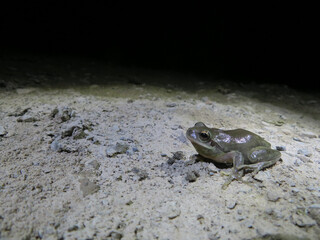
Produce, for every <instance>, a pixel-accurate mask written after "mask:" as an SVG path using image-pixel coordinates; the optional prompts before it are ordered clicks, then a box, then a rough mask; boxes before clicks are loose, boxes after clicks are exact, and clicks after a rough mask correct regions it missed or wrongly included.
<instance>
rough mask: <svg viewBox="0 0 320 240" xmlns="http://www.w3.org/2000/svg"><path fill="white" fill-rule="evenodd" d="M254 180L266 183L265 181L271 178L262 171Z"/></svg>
mask: <svg viewBox="0 0 320 240" xmlns="http://www.w3.org/2000/svg"><path fill="white" fill-rule="evenodd" d="M253 178H254V179H256V180H258V181H260V182H264V181H266V180H268V179H269V178H270V176H269V175H268V173H267V172H263V171H260V172H258V173H257V174H256V175H255V176H254V177H253Z"/></svg>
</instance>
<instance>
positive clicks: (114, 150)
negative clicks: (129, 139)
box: [106, 142, 129, 157]
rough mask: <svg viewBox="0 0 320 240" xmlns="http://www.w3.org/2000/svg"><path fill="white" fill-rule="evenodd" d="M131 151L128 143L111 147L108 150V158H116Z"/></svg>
mask: <svg viewBox="0 0 320 240" xmlns="http://www.w3.org/2000/svg"><path fill="white" fill-rule="evenodd" d="M128 149H129V145H128V144H126V143H119V142H118V143H116V145H112V146H109V147H108V148H107V149H106V153H107V156H108V157H114V156H116V155H118V154H124V153H126V152H127V150H128Z"/></svg>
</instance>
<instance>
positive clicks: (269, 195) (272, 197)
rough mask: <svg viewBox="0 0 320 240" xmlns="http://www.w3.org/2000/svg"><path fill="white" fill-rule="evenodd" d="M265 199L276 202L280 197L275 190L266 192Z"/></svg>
mask: <svg viewBox="0 0 320 240" xmlns="http://www.w3.org/2000/svg"><path fill="white" fill-rule="evenodd" d="M267 199H268V201H270V202H276V201H278V200H279V199H280V197H279V195H278V194H276V193H275V192H268V193H267Z"/></svg>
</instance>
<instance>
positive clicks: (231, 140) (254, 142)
mask: <svg viewBox="0 0 320 240" xmlns="http://www.w3.org/2000/svg"><path fill="white" fill-rule="evenodd" d="M214 132H215V137H214V139H215V141H216V143H218V144H219V145H220V146H221V148H222V149H223V151H224V152H228V151H239V152H242V153H244V154H246V153H247V151H249V150H251V149H252V148H255V147H259V146H263V147H268V148H269V147H271V144H270V143H268V142H267V141H266V140H264V139H263V138H262V137H260V136H259V135H257V134H255V133H253V132H250V131H248V130H244V129H241V128H239V129H234V130H226V131H224V130H219V129H214Z"/></svg>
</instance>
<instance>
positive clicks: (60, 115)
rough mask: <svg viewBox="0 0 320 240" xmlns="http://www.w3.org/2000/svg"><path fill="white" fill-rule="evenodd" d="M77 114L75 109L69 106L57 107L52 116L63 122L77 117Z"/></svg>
mask: <svg viewBox="0 0 320 240" xmlns="http://www.w3.org/2000/svg"><path fill="white" fill-rule="evenodd" d="M75 115H76V113H75V111H74V110H73V109H71V108H69V107H56V108H54V109H53V110H52V111H51V113H50V117H51V118H57V119H59V120H60V121H61V122H66V121H68V120H70V119H71V118H72V117H75Z"/></svg>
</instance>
